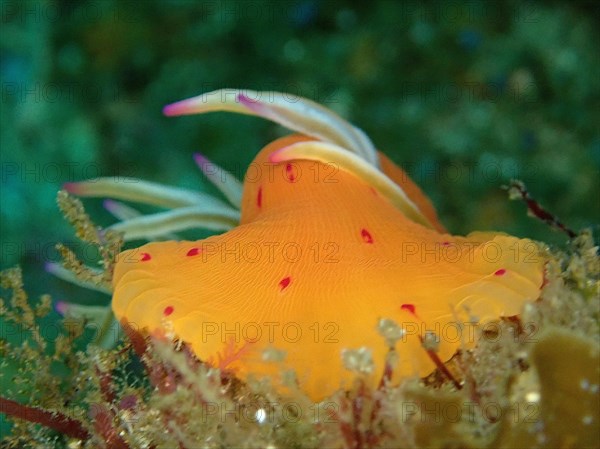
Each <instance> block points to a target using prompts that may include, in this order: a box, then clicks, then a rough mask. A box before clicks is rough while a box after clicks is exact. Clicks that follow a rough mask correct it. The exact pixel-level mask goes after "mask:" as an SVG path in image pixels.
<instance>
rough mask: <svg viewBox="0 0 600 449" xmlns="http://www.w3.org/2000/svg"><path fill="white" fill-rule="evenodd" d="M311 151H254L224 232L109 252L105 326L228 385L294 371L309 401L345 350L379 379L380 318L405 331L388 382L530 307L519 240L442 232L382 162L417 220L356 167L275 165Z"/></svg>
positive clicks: (302, 139) (534, 272)
mask: <svg viewBox="0 0 600 449" xmlns="http://www.w3.org/2000/svg"><path fill="white" fill-rule="evenodd" d="M242 100H243V98H242ZM184 112H186V111H184ZM188 112H189V111H188ZM192 112H193V111H192ZM264 115H267V114H264ZM319 137H321V139H322V136H319ZM313 144H319V140H317V139H315V136H314V135H313V136H311V137H307V136H305V135H293V136H288V137H284V138H281V139H278V140H276V141H275V142H273V143H271V144H269V145H267V146H266V147H265V148H264V149H263V150H262V151H260V153H259V154H258V155H257V157H256V158H255V159H254V162H253V163H252V164H251V165H250V167H249V169H248V171H247V173H246V176H245V180H244V185H243V196H242V202H241V221H240V225H239V226H237V227H236V228H234V229H231V230H230V231H227V232H225V233H224V234H221V235H216V236H212V237H209V238H206V239H204V240H199V241H195V242H192V241H167V242H155V243H149V244H146V245H144V246H142V247H140V248H137V249H135V250H129V251H125V252H124V253H122V254H121V255H120V257H119V261H118V263H117V265H116V269H115V273H114V280H113V285H114V296H113V302H112V307H113V310H114V313H115V315H116V317H117V318H118V319H120V320H122V321H126V322H129V323H132V324H133V325H135V326H136V327H138V328H141V329H146V330H147V331H148V332H150V333H153V334H156V335H167V336H170V337H174V338H178V339H180V340H181V341H183V342H185V343H186V344H188V345H189V346H190V347H191V349H192V350H193V352H194V353H195V354H196V355H197V356H198V357H199V358H200V359H201V360H204V361H208V362H209V363H213V364H215V365H217V366H221V367H222V368H226V369H229V370H232V371H233V372H234V373H235V374H236V375H237V376H239V377H240V378H241V379H248V378H249V376H256V377H261V376H270V377H271V378H273V379H277V378H278V376H279V375H280V373H281V372H282V370H283V369H285V368H291V369H294V370H295V372H296V375H297V379H298V382H299V386H300V388H301V389H303V390H304V391H306V392H307V393H308V394H309V395H310V396H311V397H312V398H313V399H315V400H320V399H322V398H323V397H325V396H326V395H328V394H331V393H333V392H334V391H335V390H336V389H337V388H340V387H344V386H346V387H348V386H350V382H351V380H352V379H353V377H354V374H353V373H352V372H350V371H348V370H347V369H346V368H344V366H343V363H342V359H341V353H342V351H343V350H344V349H358V348H361V347H367V348H370V349H371V350H372V359H373V371H372V373H371V376H370V377H369V379H371V380H372V381H373V382H375V381H377V380H378V379H379V378H380V377H381V375H382V373H383V370H384V361H385V356H386V353H387V352H388V350H389V348H388V347H387V345H386V343H385V340H384V338H383V337H382V336H381V335H380V333H379V331H378V328H377V325H378V322H379V320H381V319H391V320H394V321H395V322H396V323H397V324H398V325H399V326H400V327H401V328H402V329H404V335H403V336H402V337H401V338H400V339H399V340H398V342H397V344H396V350H397V351H398V356H399V360H398V364H397V365H396V366H395V367H394V369H393V373H394V377H393V379H392V380H393V381H394V382H397V381H399V380H400V379H402V378H406V377H407V376H425V375H427V374H429V373H430V372H432V371H433V370H434V369H435V365H434V363H433V362H432V361H431V359H430V356H429V355H428V352H427V350H426V349H424V348H423V345H422V340H421V338H422V337H423V336H424V334H425V332H426V331H430V332H432V333H433V334H435V335H436V337H437V340H438V342H439V343H438V345H437V347H436V352H437V354H438V356H439V358H440V359H441V360H443V361H446V360H449V359H450V358H451V357H452V356H453V354H455V353H456V351H457V350H458V349H459V348H469V347H472V346H473V344H474V343H475V341H476V338H477V335H478V332H477V330H476V329H475V325H476V324H478V325H480V326H481V325H483V324H485V323H489V322H491V321H494V320H497V319H498V318H499V317H503V316H513V315H517V314H519V313H520V312H521V309H522V307H523V305H524V303H526V302H527V301H533V300H535V299H537V298H538V297H539V293H540V288H541V284H542V279H543V270H544V260H543V259H542V258H541V257H539V256H538V251H537V246H536V245H535V244H534V243H533V242H532V241H529V240H526V239H519V238H516V237H512V236H508V235H504V234H500V233H480V232H475V233H472V234H470V235H468V236H467V237H458V236H452V235H450V234H448V233H446V231H445V229H444V227H443V226H442V225H441V224H440V223H439V221H438V218H437V216H436V213H435V210H434V208H433V206H432V205H431V203H430V201H429V200H428V199H427V197H426V196H425V195H424V194H423V193H422V191H421V190H420V189H419V188H418V186H416V185H415V184H414V183H413V182H412V181H411V180H410V179H409V178H408V176H407V175H406V173H404V171H402V170H401V169H400V168H398V167H397V166H395V165H394V164H393V163H392V162H391V161H390V160H389V159H388V158H387V157H385V156H384V155H383V154H381V153H378V154H377V155H376V156H378V161H377V163H378V164H379V167H378V168H377V170H380V171H381V173H382V176H385V177H386V179H389V180H391V181H392V182H393V183H394V185H395V187H399V188H400V189H401V190H402V192H404V194H405V195H406V202H407V204H412V205H413V206H414V208H415V210H417V211H418V212H419V213H420V214H421V215H420V216H422V217H424V218H423V220H422V221H423V223H426V224H423V223H419V222H417V221H415V220H414V219H411V218H409V216H408V215H407V213H405V212H403V210H401V209H399V208H398V207H397V205H396V204H395V203H394V201H393V200H390V197H389V196H388V195H387V194H385V189H386V188H387V187H385V185H384V186H383V187H381V186H382V185H383V184H381V183H379V184H376V185H377V187H376V188H375V187H373V184H372V183H371V182H370V181H369V179H371V178H369V177H364V176H362V175H357V173H358V171H356V170H353V169H347V167H345V166H343V165H338V164H334V163H327V162H326V161H323V160H322V159H319V158H318V157H313V156H310V155H309V156H307V158H306V159H305V158H286V157H285V154H284V153H285V152H286V151H288V149H290V148H293V147H294V146H298V145H305V146H306V147H305V150H306V153H307V154H308V153H310V151H309V150H311V148H312V147H311V145H313ZM317 147H318V145H317ZM303 148H304V147H303ZM317 149H318V148H317ZM311 154H312V153H311ZM282 155H283V156H282ZM359 171H360V170H359ZM361 173H362V172H361ZM386 182H387V181H386ZM411 207H412V206H411ZM270 348H275V349H278V350H282V351H284V352H285V354H286V357H285V359H284V361H283V362H274V361H269V360H268V357H266V355H267V354H268V350H269V349H270Z"/></svg>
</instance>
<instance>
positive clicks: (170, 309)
mask: <svg viewBox="0 0 600 449" xmlns="http://www.w3.org/2000/svg"><path fill="white" fill-rule="evenodd" d="M174 310H175V309H174V308H173V306H167V307H165V310H163V315H164V316H169V315H171V314H172V313H173V311H174Z"/></svg>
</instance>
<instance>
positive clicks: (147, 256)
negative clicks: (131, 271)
mask: <svg viewBox="0 0 600 449" xmlns="http://www.w3.org/2000/svg"><path fill="white" fill-rule="evenodd" d="M150 259H152V256H151V255H150V254H148V253H142V257H140V262H147V261H149V260H150Z"/></svg>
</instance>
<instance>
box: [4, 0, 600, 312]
mask: <svg viewBox="0 0 600 449" xmlns="http://www.w3.org/2000/svg"><path fill="white" fill-rule="evenodd" d="M597 5H598V3H597V2H564V3H562V2H535V1H533V2H511V1H506V2H504V1H489V2H487V1H483V2H480V1H466V2H456V1H451V2H424V3H423V4H421V2H416V1H408V2H396V1H380V2H351V1H335V2H334V1H324V0H321V1H319V0H293V1H292V0H281V1H241V2H236V1H216V0H212V1H211V0H207V1H202V0H200V1H169V2H165V1H151V0H145V1H135V2H133V1H132V2H129V1H124V2H116V1H82V2H70V1H69V2H67V1H10V0H5V1H2V3H1V9H2V11H1V12H2V29H1V33H2V35H1V49H2V54H1V57H0V69H1V83H2V101H1V108H2V110H1V112H2V113H1V123H0V125H1V139H0V144H1V156H0V157H1V161H0V162H1V164H2V165H1V172H0V174H1V183H2V184H1V185H2V191H1V193H0V204H1V207H2V210H1V241H2V248H1V266H2V268H6V267H8V266H12V265H14V264H17V263H18V264H21V266H22V267H24V269H25V274H26V282H28V284H29V285H28V288H29V290H30V291H31V292H32V293H34V294H39V293H42V292H50V293H52V294H53V296H54V297H55V298H56V299H66V300H70V301H78V298H80V297H82V295H85V296H88V295H89V294H88V292H85V291H83V290H81V289H78V288H76V287H71V286H69V285H67V284H65V283H63V282H61V281H59V280H55V279H53V278H52V277H51V276H50V275H48V274H46V273H45V272H44V271H43V264H44V262H45V261H47V260H52V259H56V253H55V251H54V249H53V246H54V243H55V242H57V241H64V242H67V243H68V244H70V245H71V246H73V247H75V248H76V249H77V250H78V251H79V252H83V253H84V254H85V251H83V247H82V245H81V244H79V243H77V241H76V239H75V237H74V235H73V232H72V230H71V229H70V227H69V226H68V225H67V224H66V223H65V222H64V221H63V219H62V217H61V214H60V213H59V211H58V210H57V208H56V205H55V195H56V192H57V190H58V189H59V188H60V186H61V184H62V183H64V182H68V181H77V180H82V179H86V178H91V177H95V176H112V175H117V176H135V177H140V178H144V179H148V180H153V181H157V182H162V183H166V184H172V185H178V186H185V187H188V188H192V189H199V190H208V191H212V190H211V186H209V185H208V184H207V182H206V181H205V180H204V179H203V178H202V176H201V175H200V174H199V171H198V170H197V169H196V167H195V165H194V163H193V161H192V153H193V152H196V151H201V152H203V153H204V154H206V155H207V156H208V157H209V158H210V159H212V160H213V161H215V162H216V163H218V164H221V165H223V166H225V167H226V168H229V169H230V170H232V171H234V172H236V173H238V174H239V175H242V174H243V169H244V167H246V166H247V165H248V163H249V162H250V161H251V160H252V158H253V157H254V155H255V154H256V153H257V152H258V150H259V149H260V148H261V147H262V146H264V145H265V144H267V143H268V142H270V141H271V140H273V139H274V138H276V137H277V136H279V135H282V134H284V131H283V130H282V129H281V128H279V127H278V126H276V125H273V124H270V123H268V122H266V121H263V120H261V119H258V118H252V117H248V116H235V115H230V114H225V113H215V114H210V115H206V116H191V117H179V118H166V117H163V116H162V115H161V109H162V107H163V105H165V104H167V103H169V102H173V101H175V100H179V99H183V98H186V97H188V96H193V95H197V94H200V93H203V92H207V91H210V90H214V89H218V88H223V87H240V88H250V89H255V90H277V91H284V92H290V93H292V94H294V95H299V96H304V97H308V98H311V99H314V100H316V101H318V102H320V103H323V104H324V105H325V106H327V107H329V108H331V109H333V110H335V111H337V112H338V113H339V114H341V115H342V116H344V117H346V118H347V119H349V120H350V121H351V122H352V123H354V124H355V125H357V126H359V127H360V128H362V129H363V130H364V131H365V132H366V133H367V134H368V135H369V136H370V137H371V138H372V140H373V141H374V142H375V144H376V146H377V147H378V148H379V149H381V150H382V151H384V152H386V153H387V154H388V155H389V156H390V157H391V158H392V159H393V160H395V161H396V162H397V163H398V164H400V165H402V166H404V167H406V168H407V170H408V172H409V173H410V174H411V175H412V176H413V177H414V179H415V181H416V182H417V183H418V184H420V185H421V186H422V187H423V189H424V190H425V191H426V192H427V193H428V194H429V195H430V196H431V198H432V200H433V201H434V203H435V204H436V206H437V208H438V211H439V213H440V216H441V218H442V220H443V222H444V223H446V224H447V226H448V228H449V229H450V230H451V231H452V232H453V233H459V234H460V233H463V234H464V233H468V232H470V231H472V230H487V229H495V230H501V231H506V232H509V233H514V234H516V235H519V236H528V237H532V238H535V239H538V240H545V241H548V242H550V243H553V244H561V243H562V242H564V241H565V237H564V236H563V235H561V234H558V233H555V232H551V231H550V230H548V229H547V228H546V226H545V225H543V224H541V223H538V222H536V221H534V220H532V219H531V218H528V217H527V216H526V212H525V206H524V205H523V204H522V203H516V202H508V201H507V199H506V198H507V195H506V193H505V192H504V191H502V190H501V189H500V186H501V185H502V184H505V183H506V182H507V181H508V180H509V179H510V178H512V177H517V178H520V179H522V180H523V181H525V182H526V184H527V185H528V187H529V189H530V191H531V192H532V194H533V195H534V196H535V197H536V198H537V199H538V200H539V201H540V202H541V203H542V204H543V205H545V206H546V207H547V208H548V209H550V210H551V211H553V212H554V213H556V214H557V215H558V216H559V217H560V218H562V219H563V220H564V221H565V222H566V223H567V224H568V225H569V226H570V227H572V228H575V229H580V228H582V227H587V226H594V225H595V224H596V223H598V222H599V221H600V220H599V219H600V207H599V206H600V204H599V192H600V187H599V185H598V172H599V170H600V132H599V129H598V124H599V123H600V111H599V104H600V82H599V81H598V78H599V74H600V61H599V53H598V44H599V37H600V36H599V31H598V30H599V27H598V19H599V13H598V6H597ZM86 205H87V206H88V209H89V211H90V212H91V213H92V215H93V217H95V218H96V220H97V222H98V223H99V224H103V225H107V224H109V223H111V221H112V220H111V218H110V216H109V215H108V214H107V213H106V212H104V211H103V210H102V209H101V207H100V202H99V201H86ZM197 235H202V234H197ZM100 298H101V297H98V301H100V300H101V299H100Z"/></svg>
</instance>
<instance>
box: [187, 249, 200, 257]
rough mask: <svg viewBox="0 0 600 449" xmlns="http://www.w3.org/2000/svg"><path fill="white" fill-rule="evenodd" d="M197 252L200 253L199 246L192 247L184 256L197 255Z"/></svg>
mask: <svg viewBox="0 0 600 449" xmlns="http://www.w3.org/2000/svg"><path fill="white" fill-rule="evenodd" d="M198 254H200V248H192V249H190V250H189V251H188V252H187V254H186V256H197V255H198Z"/></svg>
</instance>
